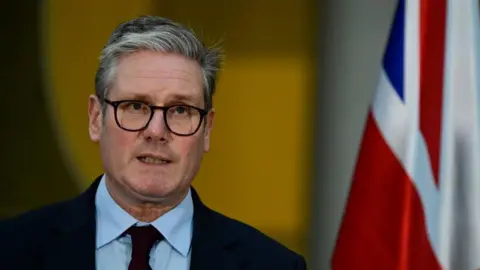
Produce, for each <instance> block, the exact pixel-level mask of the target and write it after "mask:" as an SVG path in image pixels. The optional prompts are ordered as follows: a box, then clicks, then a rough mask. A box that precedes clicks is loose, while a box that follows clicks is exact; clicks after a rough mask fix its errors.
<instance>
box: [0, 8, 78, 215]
mask: <svg viewBox="0 0 480 270" xmlns="http://www.w3.org/2000/svg"><path fill="white" fill-rule="evenodd" d="M41 3H42V2H41V1H8V2H7V1H2V4H1V7H2V8H1V16H0V17H1V19H0V20H1V21H3V23H2V30H1V32H2V38H1V42H0V43H1V45H0V46H1V47H0V48H2V49H1V50H0V52H1V63H2V64H1V70H0V74H1V76H0V78H1V81H0V89H1V93H0V96H1V105H0V108H1V109H0V130H1V132H0V149H1V155H0V218H3V217H8V216H11V215H15V214H18V213H20V212H23V211H27V210H29V209H32V208H36V207H39V206H42V205H44V204H47V203H51V202H55V201H58V200H61V199H65V198H67V197H70V196H72V195H74V194H77V193H78V192H79V191H78V190H77V188H76V186H75V184H74V182H73V179H72V177H71V176H70V175H69V174H68V172H67V170H66V168H65V164H64V162H63V161H62V157H61V155H60V152H59V151H60V150H59V147H58V145H57V141H56V138H55V134H54V133H53V129H52V125H53V124H54V123H50V122H49V121H50V119H49V117H48V115H47V112H48V110H47V108H46V102H45V96H44V95H43V93H44V89H43V87H44V82H43V78H42V77H41V76H42V74H43V72H42V70H41V68H42V64H41V62H40V61H41V59H42V57H41V55H40V54H41V51H40V48H41V47H40V44H39V42H40V40H41V36H40V34H41V30H40V29H41V25H40V14H41V13H40V12H41V10H40V8H41V7H42V5H41ZM72 53H75V52H72Z"/></svg>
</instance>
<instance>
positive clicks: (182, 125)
mask: <svg viewBox="0 0 480 270" xmlns="http://www.w3.org/2000/svg"><path fill="white" fill-rule="evenodd" d="M103 100H105V102H106V103H107V104H110V105H111V106H112V107H113V108H114V112H115V121H116V122H117V125H118V126H119V127H120V128H121V129H123V130H126V131H140V130H144V129H146V128H147V127H148V124H149V123H150V121H151V120H152V118H153V115H154V114H155V111H156V110H162V111H163V119H164V121H165V125H166V126H167V128H168V129H169V130H170V131H171V132H172V133H174V134H176V135H179V136H190V135H193V134H195V133H196V132H197V131H198V129H199V128H200V124H201V123H202V120H203V118H204V116H205V115H206V114H207V113H208V111H206V110H204V109H200V108H197V107H194V106H190V105H184V104H182V105H178V104H177V105H172V106H154V105H150V104H148V103H145V102H142V101H139V100H118V101H111V100H108V99H103Z"/></svg>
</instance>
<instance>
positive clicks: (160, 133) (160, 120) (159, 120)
mask: <svg viewBox="0 0 480 270" xmlns="http://www.w3.org/2000/svg"><path fill="white" fill-rule="evenodd" d="M163 114H164V112H163V111H161V110H158V111H155V113H154V114H153V117H152V119H151V120H150V122H149V123H148V126H147V128H146V129H145V130H144V135H145V136H146V137H151V138H152V139H162V138H166V136H167V133H168V128H167V124H166V123H165V119H164V116H163Z"/></svg>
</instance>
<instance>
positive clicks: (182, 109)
mask: <svg viewBox="0 0 480 270" xmlns="http://www.w3.org/2000/svg"><path fill="white" fill-rule="evenodd" d="M186 111H187V107H185V106H177V107H175V109H174V112H175V113H176V114H183V113H185V112H186Z"/></svg>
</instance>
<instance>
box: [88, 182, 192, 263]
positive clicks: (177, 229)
mask: <svg viewBox="0 0 480 270" xmlns="http://www.w3.org/2000/svg"><path fill="white" fill-rule="evenodd" d="M95 205H96V210H97V212H96V215H97V234H96V269H98V270H128V264H129V263H130V259H131V252H132V251H131V248H132V244H131V238H130V236H128V235H125V236H122V233H123V232H125V230H127V229H128V228H129V227H131V226H132V225H135V224H136V225H138V226H142V225H146V224H147V223H143V222H139V221H137V220H136V219H135V218H133V217H132V216H130V215H129V214H128V213H127V212H125V211H124V210H123V209H122V208H121V207H120V206H119V205H118V204H117V203H116V202H115V201H114V200H113V198H112V197H111V196H110V193H109V192H108V189H107V186H106V184H105V175H103V177H102V179H101V181H100V184H99V186H98V190H97V193H96V197H95ZM192 218H193V201H192V197H191V192H190V191H189V192H188V194H187V196H186V197H185V199H184V200H183V201H182V202H181V203H180V204H179V205H178V206H177V207H175V208H173V209H172V210H170V211H169V212H167V213H165V214H164V215H163V216H161V217H160V218H158V219H157V220H155V221H153V222H151V223H150V224H151V225H153V226H154V227H155V228H156V229H157V230H158V231H160V232H161V233H162V234H163V236H164V237H165V239H164V240H162V241H160V242H159V243H157V244H155V245H154V246H153V248H152V250H151V253H150V266H151V267H152V270H160V269H161V270H170V269H172V270H173V269H174V270H188V269H189V267H190V249H191V248H190V246H191V240H192V230H193V227H192V224H193V222H192Z"/></svg>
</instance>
